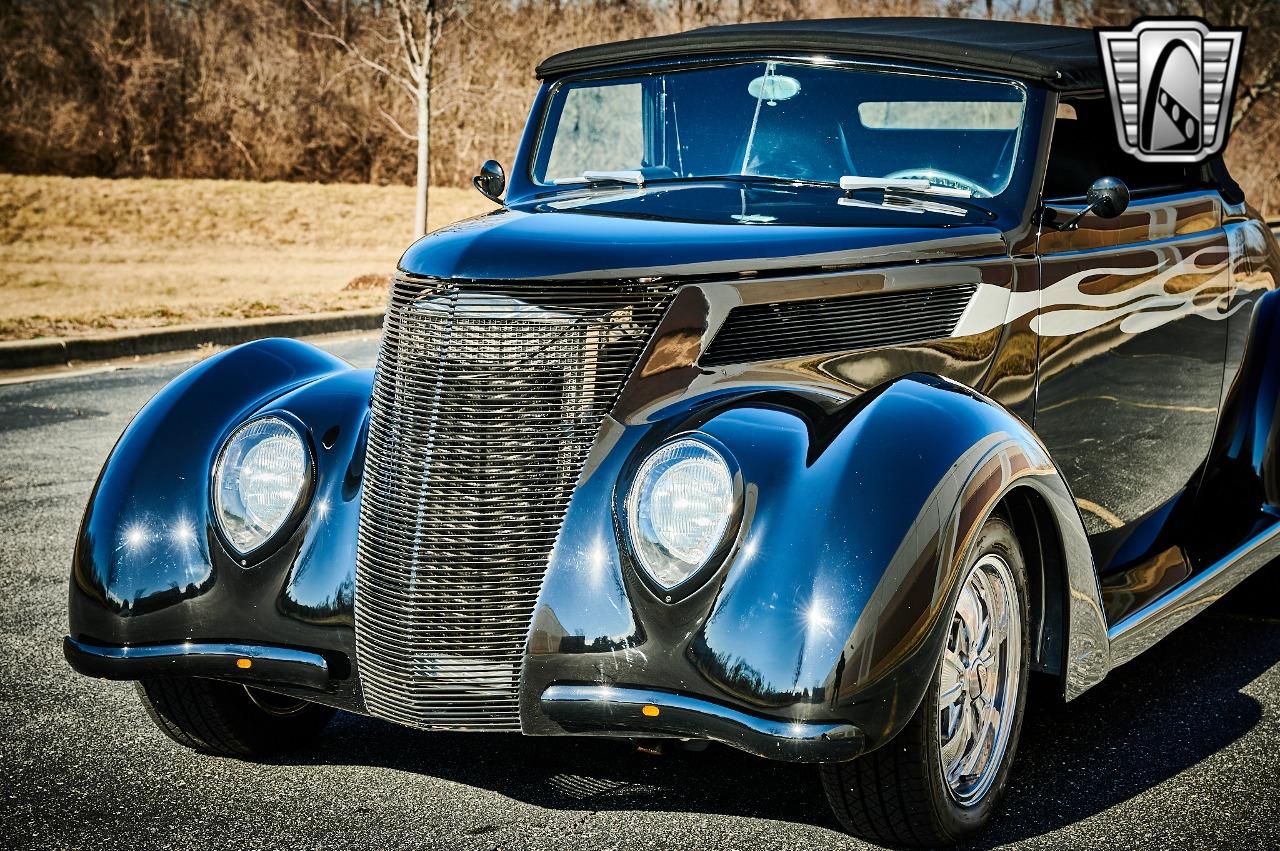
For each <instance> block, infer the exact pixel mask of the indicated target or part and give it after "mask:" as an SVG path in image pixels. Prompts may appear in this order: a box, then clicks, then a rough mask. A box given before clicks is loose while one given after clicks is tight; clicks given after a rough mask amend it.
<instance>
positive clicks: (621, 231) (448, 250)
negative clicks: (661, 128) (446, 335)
mask: <svg viewBox="0 0 1280 851" xmlns="http://www.w3.org/2000/svg"><path fill="white" fill-rule="evenodd" d="M858 196H859V197H857V198H853V199H848V200H845V201H843V202H842V201H841V200H840V198H841V193H839V191H838V190H834V189H831V188H821V189H820V188H814V187H781V188H773V187H770V188H758V187H756V188H746V187H744V186H741V185H736V184H681V185H678V186H665V187H664V186H653V187H648V188H643V189H640V188H636V187H626V188H622V189H615V188H612V187H611V188H607V189H606V188H599V187H598V188H594V189H579V190H575V191H572V192H565V193H560V194H557V195H555V196H554V197H551V198H540V199H535V200H533V201H529V202H525V203H521V204H516V205H513V206H512V207H509V208H504V209H502V210H496V211H494V212H493V213H490V214H488V215H484V216H479V217H477V218H473V219H468V220H466V221H462V222H458V223H457V224H454V225H450V226H448V227H445V228H442V229H440V230H438V231H436V232H434V233H432V234H429V235H428V236H425V237H423V238H422V239H420V240H418V242H416V243H414V245H412V246H411V247H410V248H409V250H408V251H406V252H405V254H404V256H403V257H402V258H401V260H400V268H401V269H402V270H404V271H406V272H410V273H413V274H418V275H428V276H432V277H439V278H455V279H471V280H496V279H520V280H537V279H560V280H586V279H602V278H639V277H659V276H660V277H671V278H691V277H697V278H702V277H714V276H722V275H734V276H743V275H760V276H770V275H780V274H787V273H798V272H805V271H824V270H837V269H844V268H853V267H859V266H866V265H885V264H890V263H902V262H912V261H920V260H939V259H947V258H964V257H975V258H976V257H992V256H998V255H1002V254H1004V253H1005V251H1006V249H1005V242H1004V238H1003V235H1002V233H1001V231H1000V229H999V228H998V227H996V226H995V224H994V223H993V222H992V217H991V215H990V214H988V213H987V212H986V211H985V210H982V209H981V208H979V207H977V206H969V205H968V204H967V202H959V203H953V200H952V199H949V198H944V199H939V200H938V201H934V200H933V199H927V200H920V199H915V200H912V199H904V201H903V202H902V203H901V204H900V206H898V207H897V208H885V207H883V206H882V205H881V201H880V195H879V193H878V192H876V193H858ZM939 203H941V205H942V207H945V208H948V209H947V210H946V211H943V212H940V211H938V209H935V208H934V205H937V204H939ZM962 203H963V204H965V206H961V204H962Z"/></svg>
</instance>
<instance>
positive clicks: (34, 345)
mask: <svg viewBox="0 0 1280 851" xmlns="http://www.w3.org/2000/svg"><path fill="white" fill-rule="evenodd" d="M381 327H382V309H381V308H375V309H371V310H338V311H332V312H329V313H309V314H298V315H291V316H263V317H259V318H256V319H246V320H243V321H241V322H236V323H232V324H226V325H172V326H169V327H167V328H147V329H144V330H141V331H113V332H111V333H109V334H95V335H93V336H91V337H42V338H38V339H35V340H6V341H4V342H0V371H3V370H12V369H30V368H32V367H41V366H65V365H66V364H69V363H71V362H73V361H97V360H110V359H112V358H122V357H136V356H138V355H155V354H161V353H163V352H173V351H179V350H181V349H195V348H199V347H200V346H234V345H237V344H239V343H247V342H249V341H250V340H258V339H261V338H263V337H307V336H311V335H313V334H335V333H340V332H342V331H374V330H377V329H378V328H381Z"/></svg>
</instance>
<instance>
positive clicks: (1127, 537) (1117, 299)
mask: <svg viewBox="0 0 1280 851" xmlns="http://www.w3.org/2000/svg"><path fill="white" fill-rule="evenodd" d="M1099 105H1101V106H1105V102H1104V101H1100V100H1099V101H1098V102H1096V103H1093V104H1084V105H1079V106H1078V108H1077V109H1073V110H1071V111H1070V112H1068V113H1067V114H1065V115H1064V111H1063V110H1061V109H1060V112H1059V118H1058V120H1057V121H1056V126H1055V132H1054V139H1053V141H1052V145H1053V146H1054V148H1052V149H1051V156H1050V160H1049V173H1048V174H1047V176H1046V181H1045V193H1046V194H1045V198H1046V201H1045V204H1046V208H1047V210H1046V218H1050V220H1051V221H1054V222H1059V223H1060V222H1063V221H1064V220H1065V219H1067V218H1068V216H1069V215H1070V214H1072V213H1075V212H1077V211H1079V210H1080V209H1081V208H1082V206H1083V198H1082V197H1081V198H1064V197H1054V194H1060V193H1066V192H1071V191H1073V189H1074V194H1076V195H1083V192H1084V190H1085V188H1087V186H1088V185H1089V183H1090V182H1091V181H1092V180H1094V179H1096V178H1098V177H1102V176H1104V175H1109V176H1113V177H1118V178H1120V179H1121V180H1125V181H1126V183H1128V184H1129V186H1130V189H1131V191H1132V192H1133V194H1134V198H1133V201H1132V202H1131V204H1130V206H1129V208H1128V210H1127V211H1126V212H1124V213H1123V214H1121V215H1120V216H1118V217H1116V218H1112V219H1104V218H1101V217H1099V216H1096V215H1092V214H1090V215H1085V216H1084V218H1083V219H1082V220H1081V221H1080V225H1079V228H1078V229H1074V230H1059V229H1057V228H1055V227H1053V226H1052V225H1045V226H1043V227H1042V230H1041V234H1040V237H1039V244H1038V248H1039V257H1040V278H1041V280H1040V293H1041V304H1040V314H1039V315H1038V316H1037V317H1036V319H1035V320H1034V330H1035V331H1036V332H1037V334H1038V335H1039V366H1038V374H1039V385H1038V393H1037V399H1036V413H1035V428H1036V431H1037V432H1038V433H1039V435H1040V436H1041V438H1042V439H1043V440H1044V442H1045V444H1046V445H1047V446H1048V448H1049V451H1050V452H1051V453H1052V455H1053V458H1054V460H1055V461H1056V462H1057V464H1058V466H1059V467H1060V469H1061V470H1062V471H1063V473H1064V476H1065V478H1066V479H1067V482H1068V484H1069V485H1070V486H1071V488H1072V491H1073V493H1074V495H1075V497H1076V501H1077V504H1078V505H1079V507H1080V511H1081V515H1082V517H1083V519H1084V522H1085V528H1086V530H1087V531H1088V532H1089V535H1090V540H1091V543H1092V545H1093V549H1094V557H1095V560H1096V562H1097V564H1098V567H1099V570H1100V572H1102V573H1104V574H1105V573H1107V572H1109V571H1112V570H1120V569H1123V568H1124V567H1125V566H1127V565H1132V564H1134V563H1135V562H1139V561H1142V560H1151V559H1156V561H1158V562H1160V563H1162V564H1166V565H1169V566H1170V570H1166V571H1161V572H1162V573H1165V574H1168V573H1170V572H1172V573H1174V574H1177V573H1179V572H1183V573H1185V572H1186V571H1187V570H1188V567H1187V563H1186V559H1185V557H1184V556H1183V551H1182V549H1181V545H1182V544H1183V543H1184V541H1182V540H1180V539H1179V536H1178V533H1177V520H1178V511H1177V509H1178V507H1179V505H1180V504H1182V501H1183V498H1184V497H1191V496H1193V495H1194V490H1195V486H1196V484H1197V482H1198V476H1199V473H1200V471H1201V469H1202V465H1203V463H1204V461H1205V459H1206V457H1207V456H1208V453H1209V450H1210V445H1211V443H1212V441H1213V435H1214V429H1215V425H1216V423H1217V420H1218V410H1219V405H1220V400H1221V395H1222V381H1223V365H1224V358H1225V351H1226V342H1227V338H1226V329H1227V323H1225V322H1223V321H1221V320H1222V319H1224V318H1225V317H1226V316H1227V315H1228V312H1229V309H1230V298H1231V273H1230V268H1229V267H1230V263H1229V260H1230V254H1229V248H1228V244H1227V236H1226V233H1225V231H1224V230H1223V227H1222V217H1223V205H1222V200H1221V198H1220V196H1219V195H1218V193H1217V191H1216V190H1210V189H1205V188H1202V187H1197V186H1196V185H1195V175H1196V174H1198V171H1197V170H1195V169H1191V168H1187V167H1181V166H1180V167H1176V168H1167V167H1166V168H1163V169H1162V168H1159V167H1152V166H1150V165H1147V164H1141V163H1137V162H1136V161H1135V160H1133V159H1132V158H1131V157H1128V156H1127V155H1124V154H1122V153H1120V152H1119V149H1118V146H1115V142H1114V139H1115V136H1114V130H1113V129H1112V127H1111V126H1110V124H1109V122H1110V117H1109V115H1107V113H1106V112H1105V111H1104V110H1102V109H1098V108H1097V107H1098V106H1099ZM1104 116H1105V122H1104V121H1103V118H1104ZM1086 119H1092V123H1090V121H1088V120H1086ZM1107 143H1109V144H1107ZM1108 148H1111V149H1114V150H1111V151H1110V155H1108V151H1107V149H1108ZM1126 161H1127V162H1126ZM1075 187H1078V189H1075ZM1051 193H1053V194H1051ZM1184 578H1185V577H1184ZM1171 579H1173V580H1175V581H1176V577H1173V576H1169V575H1165V576H1164V578H1163V580H1162V582H1164V581H1169V580H1171Z"/></svg>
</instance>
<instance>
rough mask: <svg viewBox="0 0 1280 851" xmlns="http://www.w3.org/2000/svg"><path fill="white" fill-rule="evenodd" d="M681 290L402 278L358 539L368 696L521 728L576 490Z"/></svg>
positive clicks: (385, 709) (381, 374)
mask: <svg viewBox="0 0 1280 851" xmlns="http://www.w3.org/2000/svg"><path fill="white" fill-rule="evenodd" d="M670 295H671V293H670V290H669V289H668V288H663V287H648V286H642V285H617V286H606V285H601V284H587V285H583V284H559V283H523V282H501V283H484V282H465V283H460V282H448V281H436V280H430V279H423V278H416V277H410V276H403V275H402V276H400V277H398V278H397V279H396V280H395V282H394V283H393V285H392V290H391V300H390V304H389V306H388V309H387V314H386V318H385V320H384V322H383V339H382V347H381V350H380V352H379V355H378V368H377V373H376V376H375V379H374V384H373V402H372V412H371V415H370V422H369V442H368V453H367V460H366V462H365V475H364V492H363V496H362V499H361V506H360V531H359V536H358V546H357V554H356V651H357V656H358V662H359V666H360V676H361V683H362V686H363V690H364V697H365V703H366V706H367V707H368V709H369V711H370V712H372V713H373V714H374V715H378V716H381V717H384V718H388V719H390V720H394V721H398V722H400V723H405V724H411V725H414V726H420V727H429V728H434V729H488V730H518V729H519V726H520V721H519V708H518V707H519V682H520V664H521V659H522V657H523V653H524V644H525V639H526V634H527V632H528V628H529V621H530V619H531V617H532V615H533V607H534V604H535V602H536V599H537V595H538V590H539V588H540V586H541V583H542V576H543V572H544V571H545V569H546V565H547V559H548V557H549V556H550V554H551V550H552V547H553V546H554V545H555V539H556V535H557V534H558V532H559V529H560V524H561V522H562V521H563V518H564V513H565V510H566V509H567V508H568V504H569V498H570V496H571V495H572V492H573V488H574V486H575V484H576V482H577V479H578V476H579V475H580V473H581V470H582V465H583V463H584V462H585V460H586V456H587V454H588V452H589V451H590V449H591V445H592V443H593V442H594V440H595V436H596V434H597V432H598V431H599V428H600V422H601V419H602V418H603V417H604V415H605V414H606V413H607V412H608V410H609V408H610V407H611V406H612V404H613V401H614V399H615V398H616V396H617V394H618V391H619V390H620V388H621V386H622V382H623V381H624V380H625V379H626V376H627V375H628V373H629V372H630V370H631V368H632V367H633V366H634V364H635V361H636V359H637V358H638V357H639V354H640V351H641V349H642V348H643V346H644V344H645V342H646V341H647V340H648V338H649V336H650V335H651V334H652V333H653V329H654V328H655V327H656V325H657V322H658V319H659V318H660V317H661V314H662V311H663V310H664V309H665V308H666V305H667V303H668V301H669V299H670Z"/></svg>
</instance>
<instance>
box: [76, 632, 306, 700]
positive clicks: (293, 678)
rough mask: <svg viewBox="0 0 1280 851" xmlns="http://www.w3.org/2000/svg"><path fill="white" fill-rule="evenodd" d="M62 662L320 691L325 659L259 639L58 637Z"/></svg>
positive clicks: (106, 671) (103, 673) (132, 673)
mask: <svg viewBox="0 0 1280 851" xmlns="http://www.w3.org/2000/svg"><path fill="white" fill-rule="evenodd" d="M62 652H63V655H65V656H66V657H67V662H68V663H69V664H70V665H71V667H72V668H74V669H75V670H76V671H78V672H79V673H81V674H84V675H85V676H89V677H101V678H103V679H108V680H136V679H140V678H142V677H154V676H188V677H212V678H216V679H229V680H236V681H240V682H249V683H261V684H263V685H287V686H292V687H295V688H303V689H313V690H316V691H325V690H327V689H328V688H329V679H330V677H329V662H328V660H326V659H325V657H323V656H321V655H320V654H319V653H308V652H307V651H305V650H293V649H290V648H287V647H268V646H263V645H260V644H210V643H203V642H202V643H196V642H190V641H188V642H184V643H182V644H151V645H142V646H136V647H109V646H105V645H99V644H88V643H85V642H83V641H76V640H75V639H74V638H71V637H70V636H68V637H66V638H64V639H63V641H62Z"/></svg>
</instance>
